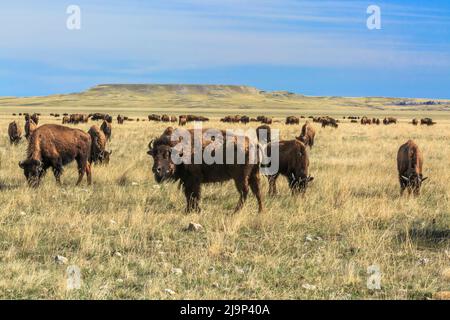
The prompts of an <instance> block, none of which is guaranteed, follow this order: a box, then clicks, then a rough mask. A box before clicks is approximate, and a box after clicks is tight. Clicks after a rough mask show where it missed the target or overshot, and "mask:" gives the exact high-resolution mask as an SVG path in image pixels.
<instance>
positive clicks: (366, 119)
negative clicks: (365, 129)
mask: <svg viewBox="0 0 450 320" xmlns="http://www.w3.org/2000/svg"><path fill="white" fill-rule="evenodd" d="M361 124H362V125H366V124H372V120H371V119H369V118H367V117H362V118H361Z"/></svg>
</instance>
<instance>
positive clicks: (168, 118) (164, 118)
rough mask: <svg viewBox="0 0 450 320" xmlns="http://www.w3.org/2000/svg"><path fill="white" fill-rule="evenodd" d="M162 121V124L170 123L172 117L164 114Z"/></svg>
mask: <svg viewBox="0 0 450 320" xmlns="http://www.w3.org/2000/svg"><path fill="white" fill-rule="evenodd" d="M161 121H162V122H170V116H168V115H167V114H163V115H162V116H161Z"/></svg>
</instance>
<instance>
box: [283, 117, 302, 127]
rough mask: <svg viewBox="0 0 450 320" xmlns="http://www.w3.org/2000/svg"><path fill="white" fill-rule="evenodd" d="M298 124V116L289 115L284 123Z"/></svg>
mask: <svg viewBox="0 0 450 320" xmlns="http://www.w3.org/2000/svg"><path fill="white" fill-rule="evenodd" d="M292 124H300V119H299V118H298V117H294V116H289V117H287V118H286V125H292Z"/></svg>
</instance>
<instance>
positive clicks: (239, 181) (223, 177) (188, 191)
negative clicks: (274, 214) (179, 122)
mask: <svg viewBox="0 0 450 320" xmlns="http://www.w3.org/2000/svg"><path fill="white" fill-rule="evenodd" d="M204 131H205V130H203V132H204ZM216 132H220V133H221V134H222V136H223V142H222V143H219V142H217V141H213V139H202V141H201V145H202V148H201V149H202V151H201V152H204V150H205V148H207V147H208V146H210V145H211V144H212V143H219V144H218V145H216V147H215V150H218V149H221V150H222V152H223V153H222V156H223V159H221V160H222V161H223V162H222V163H223V164H219V163H214V164H207V163H205V161H204V159H203V157H202V161H201V164H195V162H194V154H195V152H192V153H191V154H190V155H185V156H186V157H187V158H190V159H191V163H186V164H185V163H181V164H175V163H174V162H173V160H172V153H173V152H177V154H179V153H178V151H176V150H175V149H174V148H173V147H174V143H173V142H171V141H170V138H169V137H168V136H167V135H162V136H161V137H160V138H158V139H156V140H154V141H151V142H150V143H149V151H148V152H147V153H148V154H149V155H150V156H151V157H152V158H153V168H152V171H153V174H154V176H155V180H156V181H157V182H158V183H162V182H164V181H168V180H172V181H180V184H181V186H182V187H183V190H184V194H185V196H186V202H187V205H186V211H187V212H190V211H193V210H194V211H200V206H199V201H200V193H201V185H202V184H204V183H217V182H225V181H228V180H234V183H235V185H236V188H237V190H238V192H239V194H240V199H239V202H238V204H237V206H236V209H235V211H239V210H240V209H241V208H242V206H243V205H244V202H245V200H246V199H247V195H248V192H249V187H250V189H251V190H252V192H253V194H254V195H255V196H256V198H257V200H258V208H259V212H262V211H263V204H262V199H261V190H260V175H259V164H258V163H256V164H252V163H250V161H249V139H248V138H245V139H244V141H245V142H244V143H243V144H239V143H237V142H236V140H237V139H236V137H235V136H231V137H230V136H227V135H226V133H225V131H221V130H216ZM188 134H189V135H190V137H191V146H192V150H194V130H189V131H188ZM229 139H231V141H229ZM230 148H232V149H233V150H232V152H233V154H234V164H225V163H226V155H227V154H229V152H230V151H231V149H230ZM237 150H241V151H242V152H244V154H245V162H244V164H237V162H236V160H237V156H236V155H237V153H238V152H237ZM199 152H200V151H199Z"/></svg>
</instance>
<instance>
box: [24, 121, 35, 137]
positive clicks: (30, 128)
mask: <svg viewBox="0 0 450 320" xmlns="http://www.w3.org/2000/svg"><path fill="white" fill-rule="evenodd" d="M36 128H37V125H36V123H34V121H33V120H32V119H31V118H29V119H28V120H27V121H26V122H25V138H27V140H29V139H30V137H31V135H32V134H33V132H34V130H36Z"/></svg>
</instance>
